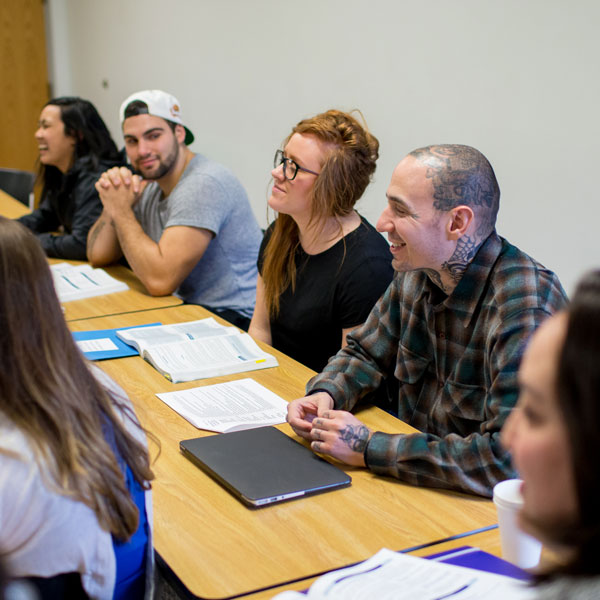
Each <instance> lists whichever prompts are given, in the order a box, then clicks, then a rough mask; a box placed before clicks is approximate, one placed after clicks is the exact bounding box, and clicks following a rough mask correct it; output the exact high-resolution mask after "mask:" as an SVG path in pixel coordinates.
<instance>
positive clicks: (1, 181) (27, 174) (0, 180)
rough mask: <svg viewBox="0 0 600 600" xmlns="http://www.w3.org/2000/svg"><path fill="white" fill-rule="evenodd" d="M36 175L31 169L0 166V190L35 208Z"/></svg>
mask: <svg viewBox="0 0 600 600" xmlns="http://www.w3.org/2000/svg"><path fill="white" fill-rule="evenodd" d="M35 178H36V175H35V173H32V172H31V171H20V170H19V169H1V168H0V190H4V191H5V192H6V193H7V194H10V195H11V196H12V197H13V198H15V199H16V200H18V201H19V202H21V203H23V204H24V205H25V206H28V207H29V208H30V209H31V210H33V184H34V183H35Z"/></svg>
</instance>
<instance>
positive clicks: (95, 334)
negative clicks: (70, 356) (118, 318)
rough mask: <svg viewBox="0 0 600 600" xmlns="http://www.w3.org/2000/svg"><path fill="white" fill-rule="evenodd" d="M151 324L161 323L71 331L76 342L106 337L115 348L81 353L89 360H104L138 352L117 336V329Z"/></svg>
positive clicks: (149, 324) (135, 354)
mask: <svg viewBox="0 0 600 600" xmlns="http://www.w3.org/2000/svg"><path fill="white" fill-rule="evenodd" d="M153 325H162V323H146V324H145V325H136V326H135V327H117V328H116V329H95V330H94V331H73V332H72V333H73V338H74V339H75V341H76V342H79V341H85V340H101V339H106V338H108V339H109V340H110V341H111V342H112V343H113V344H114V345H115V346H116V349H113V350H99V351H97V352H84V353H83V354H84V356H85V357H86V358H87V359H89V360H106V359H108V358H123V357H125V356H137V355H138V354H139V352H138V351H137V350H136V349H135V348H134V347H133V346H130V345H129V344H126V343H125V342H124V341H122V340H121V339H120V338H118V337H117V333H116V332H117V331H120V330H122V329H137V328H138V327H151V326H153Z"/></svg>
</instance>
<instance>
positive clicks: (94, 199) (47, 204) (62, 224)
mask: <svg viewBox="0 0 600 600" xmlns="http://www.w3.org/2000/svg"><path fill="white" fill-rule="evenodd" d="M118 164H119V163H115V162H114V161H106V160H104V161H101V162H100V164H99V165H98V167H96V168H94V167H92V166H91V165H90V161H89V159H88V158H87V157H84V158H82V159H80V160H78V161H76V162H75V164H74V165H73V167H72V169H71V170H70V171H69V172H68V173H65V174H64V175H63V176H62V181H61V185H60V186H59V187H58V189H56V190H48V189H47V188H44V191H43V192H42V200H41V202H40V205H39V208H37V209H36V210H34V211H33V212H32V213H31V214H29V215H25V216H23V217H21V218H20V219H18V220H19V221H20V222H21V223H23V225H25V226H26V227H28V228H29V229H31V230H32V231H33V232H34V233H36V234H37V238H38V239H39V241H40V243H41V244H42V248H43V249H44V251H45V252H46V254H47V255H48V256H51V257H55V258H66V259H72V260H87V257H86V252H85V250H86V243H87V234H88V231H89V230H90V228H91V226H92V225H93V224H94V223H95V222H96V221H97V219H98V217H99V216H100V213H101V212H102V203H101V202H100V197H99V196H98V192H97V191H96V189H95V188H94V184H95V183H96V181H97V180H98V179H99V177H100V175H102V173H104V171H106V170H107V169H110V168H111V167H114V166H116V165H118ZM58 231H62V235H60V234H59V235H55V234H53V232H58Z"/></svg>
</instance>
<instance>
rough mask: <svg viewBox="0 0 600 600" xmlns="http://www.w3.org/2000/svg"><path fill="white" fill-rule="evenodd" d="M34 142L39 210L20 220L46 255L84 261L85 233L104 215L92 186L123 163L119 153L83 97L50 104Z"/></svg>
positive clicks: (45, 109) (43, 110)
mask: <svg viewBox="0 0 600 600" xmlns="http://www.w3.org/2000/svg"><path fill="white" fill-rule="evenodd" d="M35 139H36V142H37V144H38V150H39V155H40V156H39V161H40V177H41V179H42V181H43V190H42V198H41V201H40V205H39V208H38V209H37V210H35V211H34V212H33V213H31V214H30V215H26V216H24V217H21V218H20V219H19V220H20V221H21V223H23V225H25V226H27V227H28V228H29V229H31V230H32V231H33V232H34V233H35V234H36V235H37V237H38V239H39V241H40V242H41V244H42V247H43V248H44V251H45V252H46V254H47V255H48V256H53V257H57V258H67V259H75V260H86V241H87V234H88V231H89V229H90V227H91V226H92V225H93V224H94V222H95V221H96V219H97V218H98V216H99V215H100V212H101V210H102V204H101V203H100V198H99V197H98V193H97V192H96V189H95V188H94V183H95V182H96V180H97V179H98V178H99V177H100V175H101V174H102V173H103V172H104V171H106V170H107V169H109V168H111V167H114V166H117V165H120V164H122V160H121V157H120V154H119V152H118V150H117V147H116V146H115V143H114V142H113V140H112V138H111V137H110V133H109V132H108V129H107V128H106V125H105V124H104V121H103V120H102V118H101V117H100V115H99V114H98V111H97V110H96V109H95V107H94V106H93V104H91V102H88V101H87V100H82V99H81V98H75V97H63V98H55V99H53V100H50V101H49V102H48V103H47V104H46V106H44V108H43V109H42V112H41V114H40V119H39V126H38V129H37V131H36V132H35Z"/></svg>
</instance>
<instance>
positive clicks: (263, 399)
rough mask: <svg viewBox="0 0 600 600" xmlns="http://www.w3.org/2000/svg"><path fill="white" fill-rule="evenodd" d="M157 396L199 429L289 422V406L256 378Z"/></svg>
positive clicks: (234, 428) (225, 429)
mask: <svg viewBox="0 0 600 600" xmlns="http://www.w3.org/2000/svg"><path fill="white" fill-rule="evenodd" d="M156 395H157V396H158V397H159V398H160V399H161V400H162V401H163V402H164V403H165V404H168V405H169V406H170V407H171V408H172V409H173V410H175V411H177V412H178V413H179V414H180V415H181V416H182V417H183V418H184V419H187V420H188V421H189V422H190V423H191V424H192V425H194V426H195V427H197V428H198V429H207V430H208V431H218V432H219V433H228V432H230V431H241V430H242V429H253V428H255V427H264V426H265V425H277V424H278V423H285V417H286V414H287V405H288V403H287V402H286V401H285V400H284V399H283V398H280V397H279V396H278V395H277V394H274V393H273V392H272V391H271V390H268V389H267V388H266V387H264V386H262V385H260V383H257V382H256V381H254V380H253V379H239V380H237V381H228V382H226V383H216V384H214V385H205V386H203V387H196V388H192V389H189V390H181V391H178V392H165V393H164V394H156Z"/></svg>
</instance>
